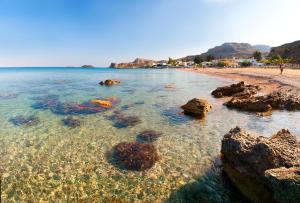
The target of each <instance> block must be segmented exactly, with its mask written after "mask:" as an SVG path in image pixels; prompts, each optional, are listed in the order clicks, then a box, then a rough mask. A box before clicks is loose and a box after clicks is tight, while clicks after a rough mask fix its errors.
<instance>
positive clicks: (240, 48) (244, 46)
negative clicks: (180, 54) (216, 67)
mask: <svg viewBox="0 0 300 203" xmlns="http://www.w3.org/2000/svg"><path fill="white" fill-rule="evenodd" d="M269 50H270V46H268V45H254V46H252V45H250V44H248V43H235V42H230V43H224V44H222V45H220V46H216V47H214V48H211V49H209V50H208V51H207V52H205V53H203V54H200V55H193V56H187V57H185V59H187V60H194V58H195V57H196V56H200V57H201V58H203V59H204V60H205V59H206V58H207V56H210V55H211V56H214V58H217V59H218V58H232V57H237V58H248V57H251V56H252V55H253V53H254V52H255V51H260V52H263V53H265V52H268V51H269Z"/></svg>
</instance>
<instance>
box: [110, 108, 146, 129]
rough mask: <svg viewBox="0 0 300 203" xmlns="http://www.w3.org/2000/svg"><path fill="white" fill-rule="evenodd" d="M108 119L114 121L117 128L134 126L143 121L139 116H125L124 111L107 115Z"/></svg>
mask: <svg viewBox="0 0 300 203" xmlns="http://www.w3.org/2000/svg"><path fill="white" fill-rule="evenodd" d="M106 118H107V119H109V120H111V121H113V122H114V127H116V128H127V127H133V126H136V125H138V124H139V123H141V120H140V118H139V117H137V116H125V115H123V114H122V112H119V111H116V112H115V113H114V114H113V115H111V116H107V117H106Z"/></svg>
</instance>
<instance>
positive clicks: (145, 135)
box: [137, 130, 162, 143]
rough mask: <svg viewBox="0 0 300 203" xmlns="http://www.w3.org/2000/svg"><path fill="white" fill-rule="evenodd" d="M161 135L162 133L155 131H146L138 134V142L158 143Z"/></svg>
mask: <svg viewBox="0 0 300 203" xmlns="http://www.w3.org/2000/svg"><path fill="white" fill-rule="evenodd" d="M161 135H162V133H161V132H157V131H155V130H144V131H143V132H141V133H139V134H138V136H137V141H138V142H141V143H151V142H154V141H156V140H157V139H158V138H159V137H160V136H161Z"/></svg>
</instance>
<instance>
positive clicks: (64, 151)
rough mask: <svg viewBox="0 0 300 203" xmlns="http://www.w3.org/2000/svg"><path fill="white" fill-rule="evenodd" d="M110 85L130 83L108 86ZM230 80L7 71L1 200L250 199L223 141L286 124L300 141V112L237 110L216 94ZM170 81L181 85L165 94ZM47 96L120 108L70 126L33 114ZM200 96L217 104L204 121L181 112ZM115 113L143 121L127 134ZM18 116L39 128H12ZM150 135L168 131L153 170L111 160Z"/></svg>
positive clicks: (0, 117)
mask: <svg viewBox="0 0 300 203" xmlns="http://www.w3.org/2000/svg"><path fill="white" fill-rule="evenodd" d="M105 79H117V80H121V84H120V85H117V86H113V87H103V86H99V85H98V82H99V81H102V80H105ZM230 83H232V81H230V80H224V79H220V78H216V77H210V76H206V75H201V74H193V73H188V72H179V71H174V70H110V69H88V70H87V69H80V68H44V69H37V68H23V69H0V95H1V94H2V95H13V96H7V97H3V98H1V97H0V145H1V147H0V161H1V162H0V164H1V165H0V170H1V172H2V176H3V177H2V179H3V180H2V184H1V187H2V188H1V189H2V199H3V200H4V201H16V202H20V201H25V200H32V201H34V202H35V201H50V200H56V201H78V200H85V201H92V200H94V201H113V200H122V201H123V202H132V201H138V200H140V201H148V202H152V201H155V200H157V201H168V202H185V201H186V202H189V201H193V200H197V201H210V202H239V201H242V200H241V199H240V197H239V196H237V195H236V193H235V191H233V190H232V188H231V187H229V186H228V185H226V183H224V178H223V177H222V176H221V172H220V171H219V168H218V167H217V168H216V167H214V165H213V161H214V160H215V159H216V158H217V157H218V155H219V151H220V146H221V139H222V137H223V135H224V134H225V133H227V132H228V131H229V130H230V129H231V128H233V127H235V126H237V125H239V126H241V127H242V128H245V129H246V130H247V131H249V132H253V133H256V134H263V135H265V136H270V135H272V134H274V133H276V132H277V131H278V130H280V129H282V128H287V129H289V130H290V131H291V132H292V133H294V134H296V135H298V136H300V125H299V120H300V113H299V112H286V111H282V112H280V111H278V112H274V113H273V114H272V115H271V116H269V117H265V118H262V117H258V116H256V115H254V114H249V113H242V112H238V111H234V110H228V109H227V108H226V107H224V106H223V105H222V100H216V99H214V98H212V97H211V96H210V92H211V91H212V90H213V89H215V88H216V87H218V86H222V85H228V84H230ZM168 84H171V85H172V87H173V88H165V86H166V85H168ZM47 95H52V96H53V95H57V96H58V99H59V101H60V102H65V103H68V102H70V103H77V104H80V103H83V102H86V101H89V100H91V99H95V98H108V97H116V98H118V99H119V101H120V103H118V104H116V106H114V108H112V109H109V110H107V111H101V112H99V113H94V114H80V113H79V114H77V115H72V117H73V118H75V119H78V120H79V121H80V125H79V126H76V127H74V128H70V127H68V126H66V125H64V124H63V122H62V120H63V119H66V118H67V117H68V115H60V114H55V113H53V112H52V111H51V110H50V109H47V108H46V109H43V108H42V109H40V108H32V107H34V104H35V103H36V102H37V101H36V100H37V99H39V98H45V97H46V96H47ZM53 97H54V96H53ZM194 97H203V98H206V99H208V100H209V102H210V103H211V104H212V105H213V109H212V110H211V111H210V112H209V113H208V116H207V118H206V120H205V121H199V120H194V119H192V118H190V117H187V116H184V115H182V114H181V110H180V108H179V107H180V106H181V105H182V104H184V103H186V102H187V101H188V100H189V99H192V98H194ZM116 113H119V114H122V115H123V117H128V116H130V117H131V116H136V117H137V118H139V120H140V121H139V122H137V123H135V125H129V126H125V127H124V126H123V127H122V128H118V126H116V125H115V123H114V120H112V119H108V118H109V117H111V116H112V115H114V114H116ZM19 115H23V116H25V117H30V116H35V117H38V118H39V122H38V123H37V124H36V125H30V126H26V125H19V126H16V125H14V124H13V123H12V122H10V120H11V118H14V117H16V116H19ZM145 130H155V131H158V132H162V133H163V134H162V135H161V136H160V137H159V138H158V139H157V140H155V141H154V142H153V144H154V145H155V147H156V148H157V150H158V152H159V157H160V160H159V161H158V162H157V163H156V164H155V165H154V166H153V167H152V168H151V169H149V170H146V171H142V172H137V171H127V170H122V169H120V168H119V167H116V166H115V165H114V164H112V163H111V162H110V161H109V159H110V155H111V150H112V149H113V147H114V146H115V145H117V144H119V143H120V142H130V141H135V140H136V139H137V135H139V133H141V132H143V131H145ZM225 182H226V181H225Z"/></svg>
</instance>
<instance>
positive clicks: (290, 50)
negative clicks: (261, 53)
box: [269, 40, 300, 62]
mask: <svg viewBox="0 0 300 203" xmlns="http://www.w3.org/2000/svg"><path fill="white" fill-rule="evenodd" d="M275 55H280V56H281V57H283V58H289V59H292V61H294V62H300V40H299V41H295V42H292V43H288V44H284V45H281V46H278V47H273V48H272V49H271V52H270V54H269V56H271V57H272V56H275Z"/></svg>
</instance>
